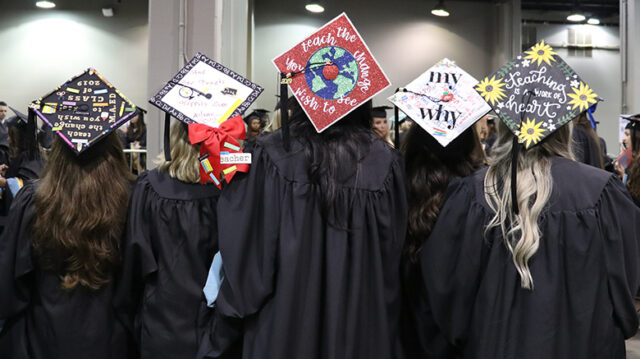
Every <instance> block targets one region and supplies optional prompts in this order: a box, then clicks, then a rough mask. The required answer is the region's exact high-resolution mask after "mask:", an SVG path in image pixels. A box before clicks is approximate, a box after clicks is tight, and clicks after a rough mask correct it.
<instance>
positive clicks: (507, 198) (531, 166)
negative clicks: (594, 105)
mask: <svg viewBox="0 0 640 359" xmlns="http://www.w3.org/2000/svg"><path fill="white" fill-rule="evenodd" d="M571 131H572V125H571V123H569V124H568V125H565V126H562V127H560V128H559V129H558V130H556V131H555V132H554V133H553V134H551V135H550V136H549V137H547V138H546V139H545V140H544V141H543V142H542V143H540V144H538V145H536V146H534V147H532V148H529V149H527V150H524V149H522V150H521V151H519V154H518V165H517V166H518V170H517V190H516V193H517V201H518V209H519V212H520V213H519V214H515V213H514V212H513V210H512V204H511V202H512V201H511V181H510V178H511V161H512V150H513V137H514V135H513V134H512V133H511V131H510V130H509V128H508V127H507V126H506V125H505V124H504V123H502V122H501V121H500V123H499V125H498V139H497V141H496V144H495V146H494V147H493V148H492V151H491V154H492V156H491V158H489V164H490V165H489V170H488V171H487V174H486V176H485V178H484V188H485V190H484V193H485V199H486V200H487V203H488V204H489V206H490V207H491V209H493V211H494V212H495V215H494V216H493V218H492V219H491V221H490V222H489V224H488V225H487V228H486V231H489V230H490V229H491V228H494V227H498V226H499V227H500V229H501V231H502V237H503V239H504V242H505V245H506V246H507V248H508V249H509V251H510V252H511V254H512V260H513V264H514V265H515V267H516V270H517V271H518V274H519V275H520V281H521V286H522V287H523V288H527V289H533V277H532V276H531V271H530V270H529V260H530V259H531V257H533V255H534V254H535V253H536V252H537V250H538V247H539V246H540V240H541V236H542V234H541V233H540V228H539V226H538V218H539V217H540V215H541V214H542V211H543V210H544V208H545V206H546V204H547V202H548V201H549V197H550V196H551V191H552V189H553V180H552V178H551V160H550V157H553V156H559V157H565V158H569V159H573V153H572V152H571V144H572V142H571ZM485 233H486V232H485Z"/></svg>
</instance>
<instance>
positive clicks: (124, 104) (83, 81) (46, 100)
mask: <svg viewBox="0 0 640 359" xmlns="http://www.w3.org/2000/svg"><path fill="white" fill-rule="evenodd" d="M31 107H32V108H33V111H34V112H35V113H36V114H37V115H38V117H40V119H42V121H43V122H44V123H45V124H47V125H48V126H50V127H51V130H52V131H53V132H55V133H56V134H58V136H60V138H61V139H62V140H63V141H64V142H65V143H66V144H67V145H69V147H71V148H72V149H73V151H74V152H75V153H76V154H80V153H82V152H83V151H85V150H86V149H87V148H89V147H90V146H92V145H93V144H95V143H96V142H98V141H100V140H101V139H102V138H103V137H105V136H106V135H108V134H109V133H110V132H113V131H115V130H116V129H117V128H118V127H119V126H120V125H122V124H123V123H125V122H126V121H127V120H128V119H130V118H131V117H132V116H134V115H135V114H136V113H137V109H136V106H135V105H133V103H131V101H129V100H128V99H127V98H126V97H125V96H124V95H123V94H122V93H121V92H120V91H119V90H118V89H116V88H115V87H113V85H111V83H109V82H108V81H107V80H106V79H105V78H104V77H102V75H100V73H99V72H98V71H96V70H95V69H93V68H89V69H87V70H86V71H84V72H83V73H81V74H80V75H78V76H75V77H73V78H71V79H70V80H68V81H66V82H65V83H63V84H62V85H61V86H60V87H58V88H56V89H55V90H53V91H52V92H50V93H48V94H47V95H45V96H43V97H42V98H40V99H39V100H36V101H34V102H33V103H32V106H31Z"/></svg>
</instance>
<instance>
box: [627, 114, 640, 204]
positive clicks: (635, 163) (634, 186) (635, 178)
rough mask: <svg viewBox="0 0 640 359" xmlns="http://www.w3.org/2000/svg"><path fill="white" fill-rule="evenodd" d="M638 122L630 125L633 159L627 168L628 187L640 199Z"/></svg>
mask: <svg viewBox="0 0 640 359" xmlns="http://www.w3.org/2000/svg"><path fill="white" fill-rule="evenodd" d="M638 127H639V126H638V124H637V123H636V124H635V125H632V126H628V128H629V132H631V153H632V161H631V164H630V165H629V169H628V170H627V174H628V177H627V189H628V190H629V193H630V194H631V196H632V197H633V198H634V199H636V200H639V199H640V128H638Z"/></svg>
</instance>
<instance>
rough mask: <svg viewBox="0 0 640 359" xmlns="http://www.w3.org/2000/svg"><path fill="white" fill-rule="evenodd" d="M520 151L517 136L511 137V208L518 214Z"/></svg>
mask: <svg viewBox="0 0 640 359" xmlns="http://www.w3.org/2000/svg"><path fill="white" fill-rule="evenodd" d="M519 152H520V144H519V143H518V137H517V136H516V137H514V138H513V148H512V149H511V208H513V213H514V214H516V215H518V214H520V209H519V208H518V154H519Z"/></svg>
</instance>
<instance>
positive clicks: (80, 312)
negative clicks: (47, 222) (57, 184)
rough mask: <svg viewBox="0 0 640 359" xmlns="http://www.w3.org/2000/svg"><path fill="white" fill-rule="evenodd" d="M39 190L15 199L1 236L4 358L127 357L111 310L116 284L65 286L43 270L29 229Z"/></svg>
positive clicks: (123, 338) (0, 341)
mask: <svg viewBox="0 0 640 359" xmlns="http://www.w3.org/2000/svg"><path fill="white" fill-rule="evenodd" d="M34 187H35V186H34V185H29V186H26V187H24V188H23V189H22V190H21V191H20V192H19V193H18V196H17V197H16V198H15V200H14V203H13V206H12V207H11V215H10V217H9V222H8V225H7V230H6V231H5V232H4V235H3V236H2V237H1V238H0V319H2V320H7V322H6V323H5V326H4V329H3V330H2V332H0V358H3V359H4V358H7V359H86V358H92V359H94V358H95V359H126V358H130V357H132V356H129V355H128V351H129V350H130V348H131V346H130V343H129V341H128V335H127V331H126V329H125V327H124V326H123V325H122V324H121V323H120V322H119V321H118V320H117V319H116V316H115V311H114V310H113V307H112V298H113V284H112V282H110V283H109V284H107V285H106V286H104V287H103V288H101V289H100V290H98V291H90V290H87V289H84V288H81V287H79V288H76V289H74V290H72V291H66V290H63V289H61V287H60V279H59V278H58V276H57V275H54V274H51V273H47V272H44V271H42V270H41V269H40V268H39V265H38V260H37V258H36V257H34V254H33V249H32V246H31V238H30V235H29V231H30V228H31V225H32V223H33V220H34V218H35V188H34Z"/></svg>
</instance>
